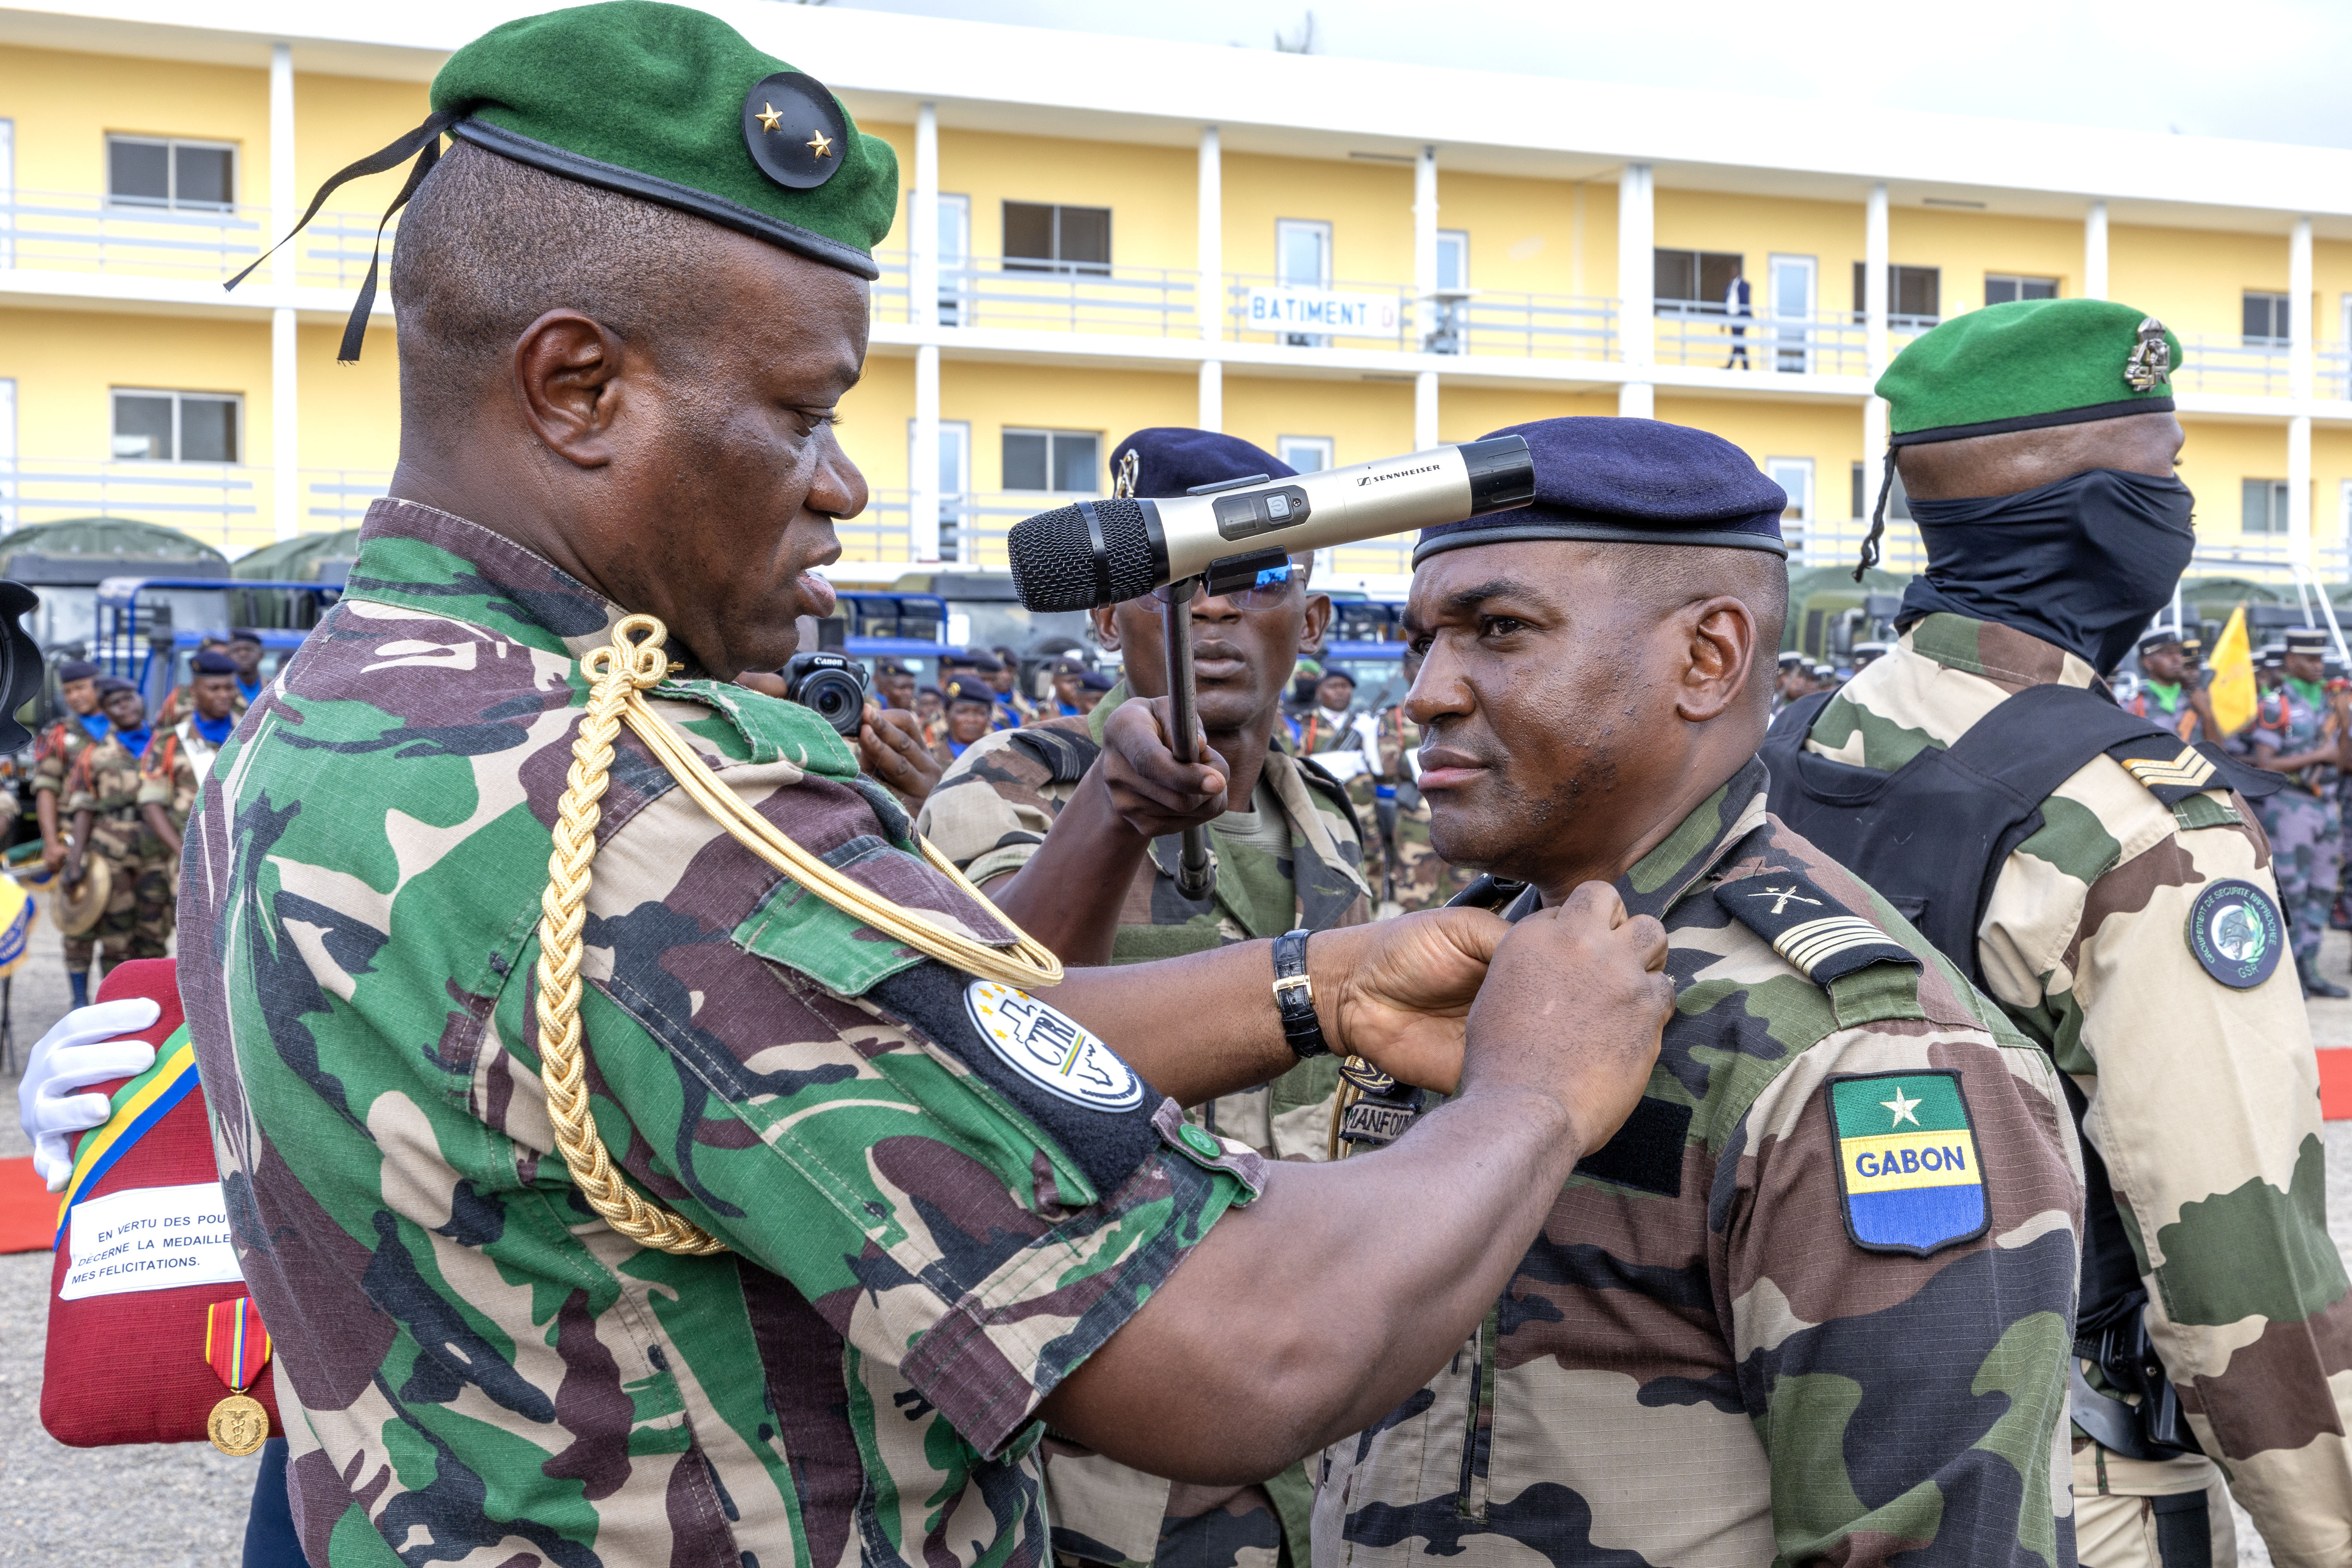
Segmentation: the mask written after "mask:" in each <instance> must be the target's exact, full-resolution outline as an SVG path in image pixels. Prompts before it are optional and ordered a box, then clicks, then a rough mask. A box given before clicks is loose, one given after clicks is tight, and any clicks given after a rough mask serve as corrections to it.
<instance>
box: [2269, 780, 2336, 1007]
mask: <svg viewBox="0 0 2352 1568" xmlns="http://www.w3.org/2000/svg"><path fill="white" fill-rule="evenodd" d="M2261 816H2262V819H2263V830H2264V831H2265V832H2267V833H2268V834H2269V835H2270V838H2271V869H2272V871H2273V873H2274V874H2275V875H2276V876H2277V878H2278V889H2279V904H2280V907H2281V909H2282V910H2283V911H2284V913H2285V915H2286V919H2287V927H2288V930H2289V931H2290V933H2291V935H2292V938H2293V941H2294V956H2295V962H2296V963H2304V962H2306V961H2308V960H2311V959H2315V958H2317V957H2318V956H2319V939H2320V936H2321V934H2322V933H2324V932H2325V931H2326V930H2327V911H2328V908H2329V906H2330V905H2332V904H2333V903H2334V902H2335V901H2336V878H2337V877H2338V876H2339V875H2340V874H2341V872H2342V869H2343V859H2344V817H2343V813H2342V811H2341V810H2340V809H2339V808H2338V807H2337V805H2336V792H2335V791H2334V790H2330V791H2328V793H2327V794H2326V795H2313V794H2312V793H2311V792H2310V791H2309V790H2306V789H2304V788H2302V787H2300V786H2299V785H2294V784H2289V785H2288V786H2287V787H2286V788H2284V789H2283V790H2281V791H2279V792H2278V794H2276V795H2273V796H2271V797H2270V798H2269V799H2268V800H2266V801H2264V802H2263V805H2262V812H2261Z"/></svg>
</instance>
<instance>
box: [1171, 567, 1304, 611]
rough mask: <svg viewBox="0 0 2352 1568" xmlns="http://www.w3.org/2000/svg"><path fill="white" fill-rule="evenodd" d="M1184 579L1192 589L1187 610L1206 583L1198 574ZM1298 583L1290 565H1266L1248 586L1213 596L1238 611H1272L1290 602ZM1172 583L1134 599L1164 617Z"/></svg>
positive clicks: (1186, 600)
mask: <svg viewBox="0 0 2352 1568" xmlns="http://www.w3.org/2000/svg"><path fill="white" fill-rule="evenodd" d="M1187 581H1189V582H1190V583H1191V584H1192V592H1190V593H1189V594H1187V595H1185V596H1184V605H1185V607H1186V608H1188V609H1189V608H1190V607H1191V606H1192V601H1193V600H1194V599H1196V598H1198V597H1200V596H1201V595H1202V594H1203V593H1205V592H1206V591H1207V584H1206V582H1205V581H1204V580H1203V579H1202V578H1199V577H1193V578H1190V579H1187ZM1298 582H1299V578H1298V576H1297V574H1296V573H1294V572H1293V571H1292V570H1291V569H1290V567H1288V566H1286V565H1284V566H1269V567H1267V568H1266V569H1265V570H1264V571H1262V572H1260V573H1259V574H1257V581H1256V582H1255V583H1253V584H1250V585H1249V586H1248V587H1246V588H1235V589H1233V590H1232V591H1230V592H1228V593H1223V594H1218V595H1213V596H1214V597H1216V598H1220V599H1223V601H1224V602H1225V603H1227V604H1228V605H1232V606H1233V607H1234V608H1235V609H1237V610H1271V609H1273V608H1274V607H1275V606H1276V605H1283V604H1287V603H1288V602H1289V600H1290V592H1291V590H1292V589H1293V588H1294V587H1296V586H1297V584H1298ZM1175 586H1176V584H1173V583H1170V584H1164V585H1162V586H1160V587H1158V588H1154V589H1152V590H1151V592H1150V593H1149V594H1146V595H1143V597H1141V598H1140V599H1138V600H1137V601H1135V602H1136V603H1137V604H1139V605H1142V606H1143V607H1144V608H1145V609H1148V610H1150V612H1151V613H1152V614H1154V615H1157V616H1164V615H1166V614H1167V613H1168V606H1169V605H1172V604H1174V603H1175V602H1176V600H1175V598H1174V597H1173V593H1174V589H1175Z"/></svg>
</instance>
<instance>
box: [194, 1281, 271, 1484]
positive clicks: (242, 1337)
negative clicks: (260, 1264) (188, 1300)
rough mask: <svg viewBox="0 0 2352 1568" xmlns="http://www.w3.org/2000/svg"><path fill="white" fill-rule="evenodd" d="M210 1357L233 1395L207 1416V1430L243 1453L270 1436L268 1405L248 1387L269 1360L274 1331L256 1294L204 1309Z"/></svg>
mask: <svg viewBox="0 0 2352 1568" xmlns="http://www.w3.org/2000/svg"><path fill="white" fill-rule="evenodd" d="M205 1361H207V1362H209V1363H211V1364H212V1369H213V1373H214V1374H215V1376H217V1377H218V1378H219V1379H220V1380H221V1382H222V1383H224V1384H226V1385H227V1387H228V1397H227V1398H226V1399H224V1400H222V1401H221V1402H220V1403H219V1404H218V1405H214V1406H213V1413H212V1415H209V1416H207V1417H206V1418H205V1436H209V1437H210V1438H211V1439H212V1440H213V1447H215V1448H218V1449H219V1450H220V1451H221V1452H222V1453H224V1454H227V1455H230V1456H232V1457H233V1458H244V1457H245V1456H246V1455H247V1454H250V1453H252V1452H254V1451H255V1450H256V1449H257V1448H259V1447H261V1445H262V1444H263V1443H265V1442H267V1441H268V1437H269V1411H268V1408H267V1407H266V1406H265V1405H263V1404H262V1403H261V1401H259V1400H258V1399H256V1398H254V1397H253V1395H251V1394H247V1393H246V1390H247V1389H248V1388H251V1387H252V1386H253V1381H254V1379H256V1378H257V1377H259V1376H260V1375H261V1369H262V1368H263V1367H265V1366H268V1364H269V1331H268V1329H265V1328H263V1327H262V1326H261V1312H260V1310H259V1309H258V1308H257V1307H255V1306H254V1304H253V1298H252V1297H250V1296H239V1297H237V1298H236V1299H235V1300H228V1301H215V1302H214V1303H213V1304H212V1305H211V1306H209V1307H207V1308H205Z"/></svg>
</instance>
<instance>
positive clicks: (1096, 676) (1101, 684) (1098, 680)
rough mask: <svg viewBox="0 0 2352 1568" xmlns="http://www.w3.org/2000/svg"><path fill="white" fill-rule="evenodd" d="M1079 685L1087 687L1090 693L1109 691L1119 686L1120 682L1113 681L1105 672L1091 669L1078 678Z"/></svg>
mask: <svg viewBox="0 0 2352 1568" xmlns="http://www.w3.org/2000/svg"><path fill="white" fill-rule="evenodd" d="M1078 684H1079V685H1080V686H1083V687H1085V688H1086V689H1087V690H1088V691H1108V690H1109V689H1111V688H1112V687H1113V686H1115V685H1117V684H1118V682H1116V681H1114V680H1112V679H1111V678H1110V676H1109V675H1108V673H1106V672H1105V671H1102V670H1099V669H1090V670H1088V671H1087V672H1086V673H1085V674H1084V675H1082V676H1080V677H1078Z"/></svg>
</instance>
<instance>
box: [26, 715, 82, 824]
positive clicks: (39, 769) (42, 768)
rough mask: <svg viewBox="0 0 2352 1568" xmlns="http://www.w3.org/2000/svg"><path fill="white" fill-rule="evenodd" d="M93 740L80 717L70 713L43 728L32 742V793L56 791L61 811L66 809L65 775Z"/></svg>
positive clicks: (71, 769) (70, 770)
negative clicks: (64, 803)
mask: <svg viewBox="0 0 2352 1568" xmlns="http://www.w3.org/2000/svg"><path fill="white" fill-rule="evenodd" d="M94 743H95V742H92V741H91V740H90V735H89V730H88V729H87V728H85V727H84V726H83V724H82V721H81V720H80V719H79V717H77V716H76V715H74V714H71V713H68V714H67V715H66V716H65V717H64V718H62V719H60V720H58V721H57V722H56V723H54V724H52V725H50V726H49V727H48V728H47V729H46V730H44V731H41V734H40V738H39V739H38V740H37V741H35V742H33V793H34V794H35V795H38V794H40V793H41V791H43V790H51V791H54V792H56V794H57V795H58V801H59V805H58V811H59V813H60V814H62V813H63V812H64V810H65V807H64V805H63V802H64V799H65V791H66V775H67V774H68V773H71V772H72V771H73V765H74V763H78V762H79V761H80V760H81V754H82V752H85V751H87V750H89V747H90V746H91V745H93V744H94Z"/></svg>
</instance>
